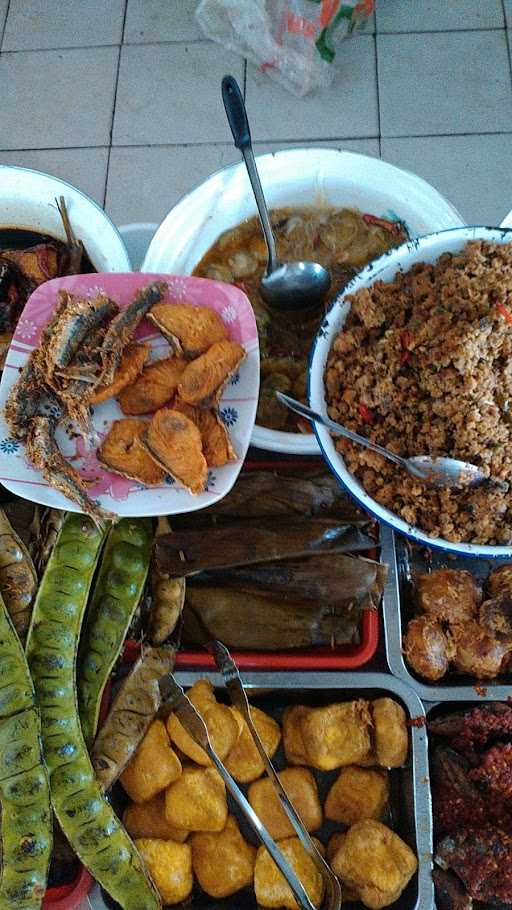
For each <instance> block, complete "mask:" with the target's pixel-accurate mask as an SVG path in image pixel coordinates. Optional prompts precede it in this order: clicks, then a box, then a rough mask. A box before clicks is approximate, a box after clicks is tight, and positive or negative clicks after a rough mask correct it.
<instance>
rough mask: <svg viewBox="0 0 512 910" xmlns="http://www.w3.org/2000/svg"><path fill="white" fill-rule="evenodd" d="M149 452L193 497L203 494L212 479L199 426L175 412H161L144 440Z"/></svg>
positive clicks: (153, 420)
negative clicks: (209, 475) (210, 478)
mask: <svg viewBox="0 0 512 910" xmlns="http://www.w3.org/2000/svg"><path fill="white" fill-rule="evenodd" d="M141 442H142V444H143V446H144V448H145V449H146V452H147V453H148V454H149V455H151V458H153V460H154V461H155V462H156V463H157V464H158V465H160V467H161V468H162V469H163V470H164V471H166V472H167V473H168V474H171V476H172V477H174V478H175V480H179V481H180V483H182V484H183V486H184V487H186V489H187V490H189V491H190V492H191V493H201V492H202V491H203V490H204V488H205V486H206V481H207V478H208V466H207V464H206V459H205V457H204V455H203V447H202V443H201V434H200V433H199V430H198V429H197V427H196V425H195V424H194V423H192V421H191V420H189V418H188V417H185V415H184V414H180V413H179V411H174V410H173V409H172V408H161V410H159V411H157V412H156V414H155V415H154V416H153V418H152V420H151V421H150V423H149V425H147V429H146V431H145V432H144V434H143V435H142V437H141Z"/></svg>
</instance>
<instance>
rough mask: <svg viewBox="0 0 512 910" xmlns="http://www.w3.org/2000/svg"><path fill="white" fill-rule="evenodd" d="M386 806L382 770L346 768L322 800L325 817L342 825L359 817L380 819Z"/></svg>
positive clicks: (385, 781) (385, 773)
mask: <svg viewBox="0 0 512 910" xmlns="http://www.w3.org/2000/svg"><path fill="white" fill-rule="evenodd" d="M388 803H389V780H388V775H387V772H386V771H383V770H380V769H376V768H358V767H357V765H347V766H346V767H345V768H342V769H341V771H340V773H339V777H338V778H337V780H335V782H334V783H333V785H332V787H331V789H330V790H329V792H328V794H327V797H326V800H325V806H324V808H325V817H326V818H329V819H330V820H331V821H335V822H341V823H342V824H344V825H353V824H354V822H358V821H361V820H362V819H363V818H376V819H380V818H382V816H383V815H384V813H385V811H386V809H387V807H388Z"/></svg>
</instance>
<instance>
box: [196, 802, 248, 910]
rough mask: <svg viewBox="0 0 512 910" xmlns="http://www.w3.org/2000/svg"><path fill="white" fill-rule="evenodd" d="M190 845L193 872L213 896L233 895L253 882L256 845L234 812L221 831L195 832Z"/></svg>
mask: <svg viewBox="0 0 512 910" xmlns="http://www.w3.org/2000/svg"><path fill="white" fill-rule="evenodd" d="M190 846H191V848H192V868H193V870H194V875H195V876H196V878H197V880H198V882H199V884H200V886H201V888H202V889H203V891H204V892H205V893H206V894H208V895H209V896H210V897H215V898H223V897H230V895H231V894H236V892H237V891H240V890H241V889H242V888H246V887H247V886H248V885H252V883H253V879H254V863H255V861H256V847H252V846H251V845H250V844H248V843H247V841H246V840H245V839H244V838H243V837H242V835H241V834H240V829H239V827H238V824H237V822H236V820H235V819H234V818H233V816H232V815H229V816H228V820H227V822H226V827H225V828H224V830H223V831H220V832H219V833H216V834H209V833H206V832H203V833H199V832H198V833H196V834H193V835H192V837H191V838H190Z"/></svg>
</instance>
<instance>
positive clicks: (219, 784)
mask: <svg viewBox="0 0 512 910" xmlns="http://www.w3.org/2000/svg"><path fill="white" fill-rule="evenodd" d="M165 817H166V819H167V821H168V822H169V824H170V825H173V826H176V827H177V828H184V829H186V830H187V831H222V829H223V828H224V825H225V824H226V820H227V817H228V804H227V802H226V789H225V787H224V782H223V780H222V778H221V776H220V774H219V773H218V771H216V770H215V768H196V767H194V766H193V765H184V767H183V773H182V775H181V777H180V778H179V780H177V781H175V783H173V784H171V785H170V786H169V787H167V790H166V791H165Z"/></svg>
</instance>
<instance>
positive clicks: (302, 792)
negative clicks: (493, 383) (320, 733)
mask: <svg viewBox="0 0 512 910" xmlns="http://www.w3.org/2000/svg"><path fill="white" fill-rule="evenodd" d="M279 780H280V781H281V783H282V785H283V787H284V789H285V790H286V793H287V794H288V797H289V799H290V801H291V802H292V804H293V806H294V807H295V809H296V810H297V812H298V814H299V815H300V817H301V819H302V821H303V823H304V826H305V828H306V829H307V830H308V831H316V830H317V828H320V826H321V824H322V820H323V813H322V806H321V803H320V799H319V798H318V789H317V786H316V780H315V778H314V777H313V775H312V773H311V771H309V770H308V768H285V770H284V771H281V772H280V773H279ZM248 798H249V802H250V804H251V806H252V808H253V809H254V811H255V812H256V815H258V816H259V818H260V819H261V821H262V822H263V824H264V825H265V827H266V829H267V831H268V833H269V834H270V836H271V837H273V838H274V840H281V839H282V838H284V837H292V836H293V835H294V834H295V829H294V827H293V825H292V824H291V822H290V820H289V819H288V816H287V815H286V813H285V811H284V809H283V807H282V806H281V802H280V800H279V797H278V796H277V794H276V791H275V790H274V787H273V786H272V782H271V781H270V780H269V778H268V777H265V778H263V779H262V780H257V781H255V782H254V783H252V784H251V786H250V787H249V791H248Z"/></svg>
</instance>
